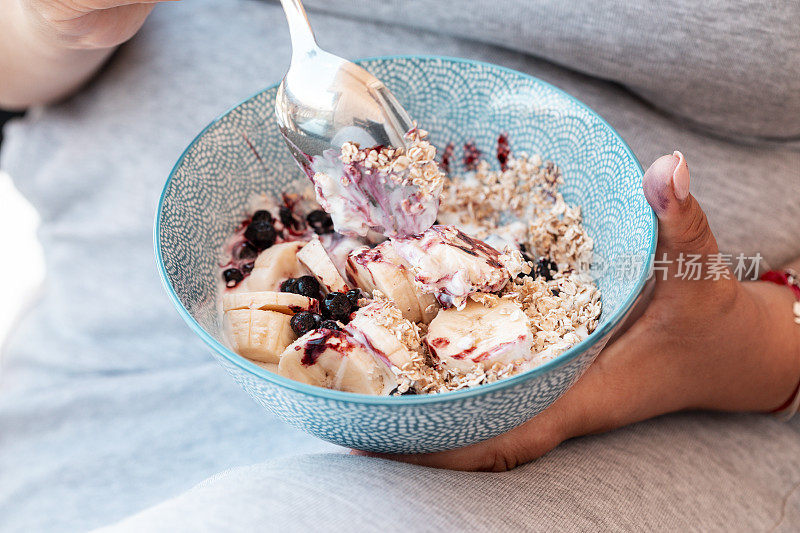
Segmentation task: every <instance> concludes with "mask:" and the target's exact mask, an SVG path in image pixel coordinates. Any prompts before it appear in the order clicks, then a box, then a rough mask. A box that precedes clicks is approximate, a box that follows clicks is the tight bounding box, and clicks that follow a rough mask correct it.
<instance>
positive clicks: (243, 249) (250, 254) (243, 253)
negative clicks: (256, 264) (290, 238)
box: [233, 211, 266, 261]
mask: <svg viewBox="0 0 800 533" xmlns="http://www.w3.org/2000/svg"><path fill="white" fill-rule="evenodd" d="M265 213H266V211H265ZM257 255H258V250H256V247H255V246H253V245H252V244H250V243H249V242H247V241H242V242H240V243H239V244H237V245H236V246H234V247H233V258H234V259H239V260H241V261H247V260H248V259H255V258H256V256H257Z"/></svg>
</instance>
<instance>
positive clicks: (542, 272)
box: [531, 257, 558, 281]
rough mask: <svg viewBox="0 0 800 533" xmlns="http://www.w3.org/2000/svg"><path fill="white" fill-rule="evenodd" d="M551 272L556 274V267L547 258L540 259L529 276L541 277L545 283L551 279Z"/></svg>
mask: <svg viewBox="0 0 800 533" xmlns="http://www.w3.org/2000/svg"><path fill="white" fill-rule="evenodd" d="M553 271H556V272H558V266H557V265H556V264H555V263H554V262H552V261H551V260H550V259H548V258H547V257H540V258H539V260H538V261H536V264H535V265H534V267H533V272H531V274H532V275H533V276H534V277H539V276H541V277H543V278H544V280H545V281H550V280H551V279H553Z"/></svg>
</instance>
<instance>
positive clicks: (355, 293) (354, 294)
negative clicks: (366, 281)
mask: <svg viewBox="0 0 800 533" xmlns="http://www.w3.org/2000/svg"><path fill="white" fill-rule="evenodd" d="M345 296H347V299H348V300H350V305H352V308H353V309H356V308H357V307H358V300H359V298H361V291H360V290H359V289H352V290H349V291H347V292H346V293H345Z"/></svg>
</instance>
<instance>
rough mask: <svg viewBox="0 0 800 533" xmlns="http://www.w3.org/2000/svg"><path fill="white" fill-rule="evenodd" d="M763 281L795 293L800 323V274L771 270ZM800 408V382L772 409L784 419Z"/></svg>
mask: <svg viewBox="0 0 800 533" xmlns="http://www.w3.org/2000/svg"><path fill="white" fill-rule="evenodd" d="M760 279H761V281H769V282H772V283H777V284H778V285H784V286H786V287H789V289H790V290H791V291H792V293H793V294H794V296H795V298H797V301H796V302H795V303H794V306H793V308H792V310H793V311H794V321H795V323H796V324H800V276H798V275H797V272H795V271H794V270H789V269H786V270H770V271H768V272H764V274H762V275H761V278H760ZM799 409H800V383H798V384H797V388H795V390H794V393H793V394H792V395H791V397H789V399H788V400H786V403H784V404H783V405H781V406H780V407H778V408H777V409H775V410H774V411H772V413H773V414H775V415H776V416H778V417H779V418H781V419H783V420H789V419H791V418H792V417H793V416H794V415H795V414H796V413H797V411H798V410H799Z"/></svg>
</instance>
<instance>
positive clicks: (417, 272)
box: [392, 226, 521, 309]
mask: <svg viewBox="0 0 800 533" xmlns="http://www.w3.org/2000/svg"><path fill="white" fill-rule="evenodd" d="M392 243H393V245H394V249H395V250H396V251H397V253H398V254H399V255H400V257H402V258H403V259H404V260H405V261H406V262H407V263H408V264H409V265H411V269H412V271H413V272H414V276H415V279H416V281H417V282H419V283H421V284H422V285H423V287H424V290H426V291H427V292H431V293H433V294H434V295H435V296H436V299H437V300H438V301H439V303H440V304H442V306H444V307H453V306H455V307H457V308H459V309H462V308H463V307H464V305H466V301H467V296H469V295H470V294H472V293H475V292H497V291H499V290H500V289H502V288H503V287H504V286H505V284H506V283H508V280H509V279H510V277H511V275H510V274H509V271H508V268H506V266H505V265H504V262H503V254H501V253H500V252H498V251H497V250H495V249H494V248H492V247H491V246H489V245H488V244H486V243H485V242H483V241H479V240H477V239H473V238H472V237H470V236H468V235H466V234H464V233H462V232H461V231H460V230H459V229H457V228H455V227H454V226H433V227H431V228H430V229H429V230H427V231H426V232H425V233H423V234H422V235H417V236H414V237H407V238H404V239H394V240H393V241H392ZM520 258H521V255H520Z"/></svg>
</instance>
